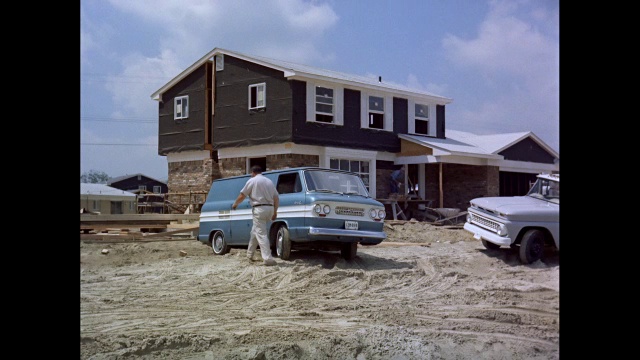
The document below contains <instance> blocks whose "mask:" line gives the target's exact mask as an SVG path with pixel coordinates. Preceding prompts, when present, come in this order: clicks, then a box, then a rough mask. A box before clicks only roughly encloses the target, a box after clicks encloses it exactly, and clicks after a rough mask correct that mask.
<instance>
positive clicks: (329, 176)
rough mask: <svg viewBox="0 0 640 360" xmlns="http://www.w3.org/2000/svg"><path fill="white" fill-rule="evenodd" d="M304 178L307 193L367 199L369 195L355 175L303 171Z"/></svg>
mask: <svg viewBox="0 0 640 360" xmlns="http://www.w3.org/2000/svg"><path fill="white" fill-rule="evenodd" d="M304 177H305V180H306V182H307V189H308V190H309V191H316V192H330V193H337V194H353V195H361V196H365V197H369V193H368V192H367V189H366V188H365V187H364V184H363V183H362V179H360V177H358V175H355V174H347V173H339V172H333V171H322V170H313V171H305V173H304Z"/></svg>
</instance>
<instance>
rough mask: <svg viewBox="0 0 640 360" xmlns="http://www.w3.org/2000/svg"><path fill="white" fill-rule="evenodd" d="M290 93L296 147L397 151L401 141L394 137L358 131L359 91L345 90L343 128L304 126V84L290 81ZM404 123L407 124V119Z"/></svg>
mask: <svg viewBox="0 0 640 360" xmlns="http://www.w3.org/2000/svg"><path fill="white" fill-rule="evenodd" d="M291 89H292V92H293V142H295V143H296V144H306V145H320V146H336V147H343V148H352V149H364V150H377V151H390V152H397V151H400V140H399V139H398V137H397V136H396V134H395V133H392V132H388V131H378V130H370V129H361V128H360V91H357V90H351V89H344V125H342V126H338V125H332V124H320V123H316V122H307V121H306V117H307V115H306V114H307V113H306V109H307V108H306V106H307V104H306V101H307V89H306V83H305V82H303V81H291ZM394 104H395V101H394ZM394 108H395V107H394ZM405 108H406V106H405ZM405 112H406V109H405ZM394 113H395V110H394ZM395 121H396V122H398V121H402V120H399V119H396V120H395ZM404 122H405V124H406V115H405V119H404ZM405 126H406V125H405Z"/></svg>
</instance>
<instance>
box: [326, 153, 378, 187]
mask: <svg viewBox="0 0 640 360" xmlns="http://www.w3.org/2000/svg"><path fill="white" fill-rule="evenodd" d="M376 154H377V151H370V150H356V149H345V148H334V147H326V148H325V149H324V154H321V155H320V159H319V160H320V164H319V165H320V167H323V168H326V169H329V168H331V159H340V160H359V161H368V162H369V188H368V190H369V195H371V196H372V197H374V198H375V197H376V191H377V189H376Z"/></svg>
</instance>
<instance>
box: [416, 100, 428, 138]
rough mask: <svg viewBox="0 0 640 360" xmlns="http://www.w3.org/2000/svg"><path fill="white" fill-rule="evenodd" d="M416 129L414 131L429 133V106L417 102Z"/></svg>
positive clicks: (421, 133)
mask: <svg viewBox="0 0 640 360" xmlns="http://www.w3.org/2000/svg"><path fill="white" fill-rule="evenodd" d="M414 121H415V129H414V132H415V133H416V134H420V135H429V106H427V105H424V104H415V117H414Z"/></svg>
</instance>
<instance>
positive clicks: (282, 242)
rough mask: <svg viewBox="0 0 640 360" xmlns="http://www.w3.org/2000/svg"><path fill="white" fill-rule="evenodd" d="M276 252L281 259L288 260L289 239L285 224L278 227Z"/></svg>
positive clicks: (289, 253)
mask: <svg viewBox="0 0 640 360" xmlns="http://www.w3.org/2000/svg"><path fill="white" fill-rule="evenodd" d="M276 254H277V255H278V257H279V258H280V259H282V260H289V256H290V255H291V239H289V229H287V227H286V226H285V225H280V228H278V234H277V235H276Z"/></svg>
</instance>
